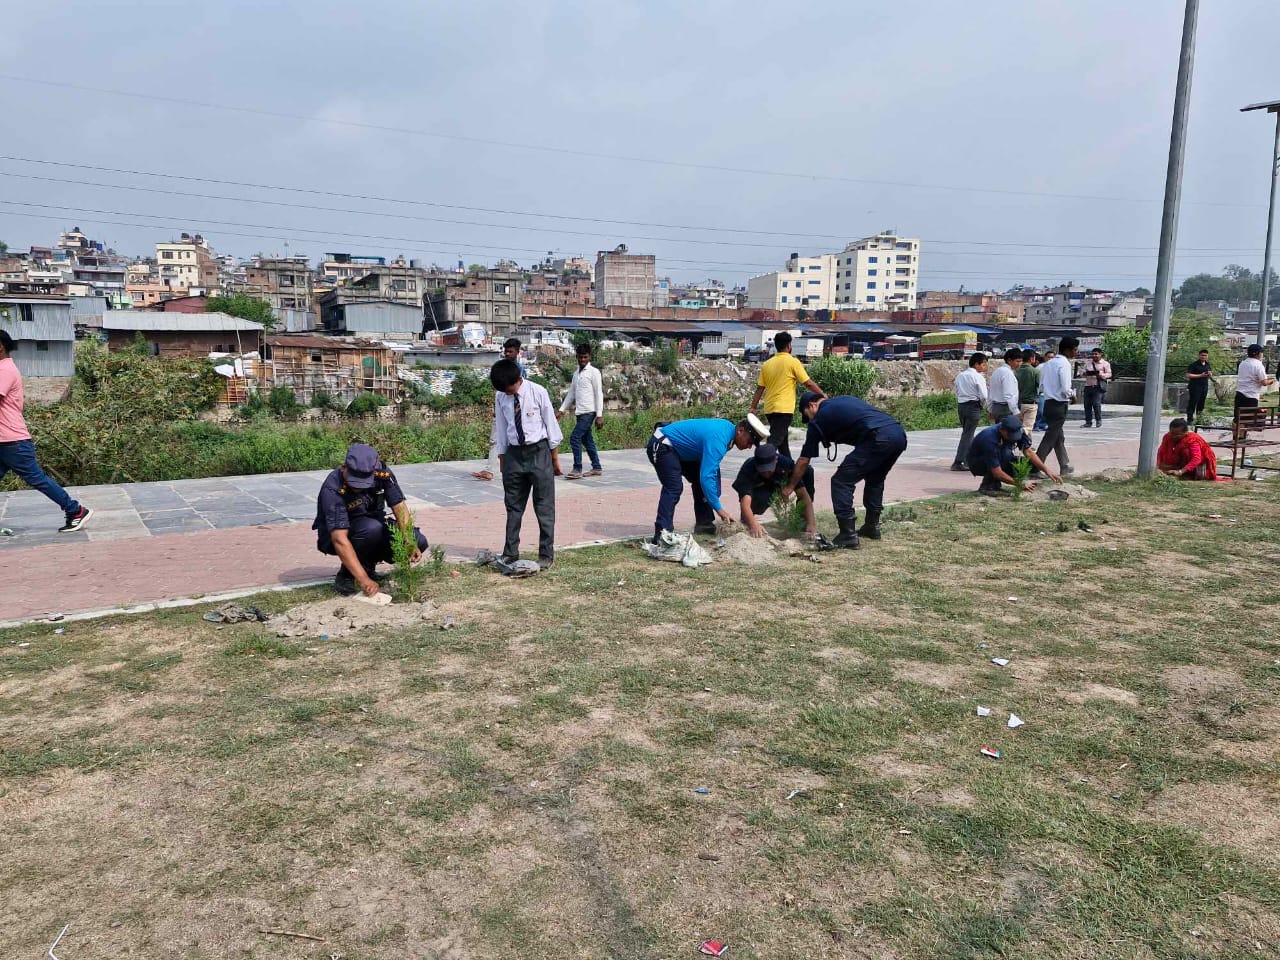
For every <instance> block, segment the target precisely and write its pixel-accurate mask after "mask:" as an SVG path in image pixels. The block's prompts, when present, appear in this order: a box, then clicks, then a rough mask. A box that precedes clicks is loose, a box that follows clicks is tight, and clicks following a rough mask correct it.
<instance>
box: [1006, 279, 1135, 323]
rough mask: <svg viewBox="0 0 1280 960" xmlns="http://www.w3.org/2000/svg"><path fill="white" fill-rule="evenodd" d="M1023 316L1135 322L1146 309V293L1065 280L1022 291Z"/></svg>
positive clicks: (1046, 319)
mask: <svg viewBox="0 0 1280 960" xmlns="http://www.w3.org/2000/svg"><path fill="white" fill-rule="evenodd" d="M1023 299H1024V300H1025V301H1026V310H1025V313H1024V317H1023V318H1024V319H1025V321H1026V322H1027V323H1030V324H1038V325H1042V326H1069V327H1120V326H1124V325H1126V324H1130V323H1135V322H1136V321H1137V320H1138V319H1139V318H1140V317H1141V316H1142V315H1143V314H1144V313H1145V312H1146V309H1147V298H1146V297H1128V296H1125V295H1124V294H1123V293H1119V292H1117V291H1115V290H1099V289H1095V288H1093V287H1086V286H1082V285H1079V284H1074V283H1067V284H1063V285H1062V286H1058V287H1050V288H1047V289H1042V290H1031V291H1028V292H1026V293H1024V294H1023Z"/></svg>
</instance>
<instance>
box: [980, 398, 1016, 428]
mask: <svg viewBox="0 0 1280 960" xmlns="http://www.w3.org/2000/svg"><path fill="white" fill-rule="evenodd" d="M1017 412H1018V411H1017V410H1015V409H1014V408H1013V407H1011V406H1009V405H1008V404H1007V403H1001V402H1000V401H999V400H993V401H992V403H991V408H990V409H989V410H987V413H989V414H991V422H992V423H999V422H1000V421H1001V420H1003V419H1004V418H1005V417H1007V416H1009V414H1011V413H1017Z"/></svg>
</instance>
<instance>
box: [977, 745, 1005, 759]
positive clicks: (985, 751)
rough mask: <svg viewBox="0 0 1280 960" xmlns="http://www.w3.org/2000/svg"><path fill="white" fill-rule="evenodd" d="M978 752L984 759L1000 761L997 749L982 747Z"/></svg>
mask: <svg viewBox="0 0 1280 960" xmlns="http://www.w3.org/2000/svg"><path fill="white" fill-rule="evenodd" d="M978 752H979V753H980V754H982V755H983V756H984V757H990V758H991V759H992V760H999V759H1000V750H999V749H998V748H997V747H983V748H982V749H981V750H979V751H978Z"/></svg>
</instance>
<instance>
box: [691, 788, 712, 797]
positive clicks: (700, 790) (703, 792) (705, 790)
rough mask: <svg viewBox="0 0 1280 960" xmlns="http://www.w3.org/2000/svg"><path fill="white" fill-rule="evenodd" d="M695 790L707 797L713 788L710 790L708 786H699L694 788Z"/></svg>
mask: <svg viewBox="0 0 1280 960" xmlns="http://www.w3.org/2000/svg"><path fill="white" fill-rule="evenodd" d="M693 792H694V793H697V794H701V795H702V796H704V797H705V796H706V795H707V794H708V793H710V792H711V790H710V789H709V788H707V787H697V788H695V789H694V791H693Z"/></svg>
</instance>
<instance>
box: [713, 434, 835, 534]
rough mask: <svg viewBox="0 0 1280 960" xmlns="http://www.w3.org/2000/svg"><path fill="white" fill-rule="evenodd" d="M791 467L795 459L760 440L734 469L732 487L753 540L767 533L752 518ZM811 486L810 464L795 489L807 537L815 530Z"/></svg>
mask: <svg viewBox="0 0 1280 960" xmlns="http://www.w3.org/2000/svg"><path fill="white" fill-rule="evenodd" d="M795 468H796V463H795V461H794V460H792V459H791V458H790V457H788V456H787V455H786V454H785V453H779V452H778V448H777V447H775V446H774V445H773V444H772V443H762V444H760V446H758V447H756V452H755V456H753V457H751V458H750V459H748V460H747V461H746V462H745V463H743V464H742V467H741V468H740V469H739V470H738V478H737V479H736V480H734V481H733V490H734V493H736V494H737V495H738V505H739V507H740V508H741V512H742V522H743V524H744V525H745V526H746V528H747V532H748V533H750V534H751V536H753V537H755V538H757V539H760V538H762V537H765V536H768V534H766V533H765V529H764V527H762V526H760V522H759V521H758V520H756V517H762V516H764V514H765V512H766V511H767V510H768V509H769V506H770V504H772V503H773V495H774V494H775V493H777V492H778V491H780V490H781V489H782V488H783V487H784V486H785V485H786V482H787V481H788V480H790V479H791V471H792V470H794V469H795ZM813 489H814V487H813V467H810V468H809V469H807V470H806V471H805V472H804V477H803V478H802V479H801V481H800V487H799V488H798V489H797V490H796V494H797V495H798V496H799V497H800V500H801V502H802V503H804V532H805V533H806V534H808V535H809V536H813V535H814V534H816V533H817V532H818V521H817V518H816V517H815V516H814V513H813Z"/></svg>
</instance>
